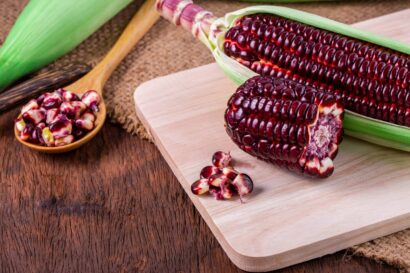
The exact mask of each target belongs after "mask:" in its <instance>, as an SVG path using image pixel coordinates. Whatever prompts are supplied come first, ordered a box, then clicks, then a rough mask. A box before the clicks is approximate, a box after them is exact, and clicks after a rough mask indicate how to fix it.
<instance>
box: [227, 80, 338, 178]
mask: <svg viewBox="0 0 410 273" xmlns="http://www.w3.org/2000/svg"><path fill="white" fill-rule="evenodd" d="M343 112H344V107H343V105H342V102H341V99H340V98H338V97H337V96H335V95H332V94H330V93H328V92H325V91H320V90H317V89H315V88H312V87H306V86H304V85H302V84H298V83H296V82H294V81H291V80H289V79H283V78H275V77H268V76H265V77H263V76H256V77H254V78H252V79H249V80H248V81H246V82H245V83H244V84H243V85H241V86H240V87H239V88H238V89H237V91H236V92H235V94H233V95H232V97H231V98H230V100H229V102H228V108H227V109H226V112H225V121H226V130H227V132H228V134H229V136H230V137H231V138H232V140H233V141H234V142H235V143H236V144H237V145H238V146H239V147H240V148H241V149H242V150H244V151H245V152H247V153H249V154H251V155H253V156H256V157H258V158H260V159H263V160H265V161H269V162H272V163H274V164H276V165H279V166H282V167H286V168H288V169H290V170H293V171H297V172H300V173H304V174H306V175H308V176H313V177H328V176H330V175H331V174H332V173H333V170H334V167H333V161H332V160H333V159H334V158H335V156H336V154H337V151H338V145H339V144H340V142H341V141H342V137H343V129H342V119H343Z"/></svg>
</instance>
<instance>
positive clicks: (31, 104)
mask: <svg viewBox="0 0 410 273" xmlns="http://www.w3.org/2000/svg"><path fill="white" fill-rule="evenodd" d="M38 108H40V106H39V104H38V103H37V100H35V99H32V100H30V101H29V102H28V103H27V104H25V105H24V106H23V108H21V114H24V113H25V112H27V111H29V110H32V109H38Z"/></svg>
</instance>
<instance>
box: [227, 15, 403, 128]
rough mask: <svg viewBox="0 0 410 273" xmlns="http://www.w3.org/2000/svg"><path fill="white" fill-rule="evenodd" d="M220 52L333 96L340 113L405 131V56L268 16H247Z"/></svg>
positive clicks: (228, 32) (256, 68)
mask: <svg viewBox="0 0 410 273" xmlns="http://www.w3.org/2000/svg"><path fill="white" fill-rule="evenodd" d="M224 52H225V54H227V55H228V56H230V57H231V58H234V59H235V60H237V61H238V62H240V63H241V64H243V65H245V66H247V67H249V68H250V69H252V70H253V71H255V72H256V73H258V74H261V75H270V76H274V77H284V78H287V79H292V80H294V81H297V82H299V83H303V84H305V85H310V86H312V87H315V88H317V89H325V90H328V91H329V92H332V93H333V94H336V95H339V96H340V97H341V98H342V99H343V102H344V104H345V107H346V109H348V110H351V111H353V112H356V113H359V114H362V115H365V116H368V117H372V118H375V119H379V120H384V121H387V122H391V123H395V124H399V125H404V126H408V127H410V56H408V55H406V54H403V53H399V52H395V51H393V50H390V49H387V48H383V47H380V46H376V45H373V44H369V43H365V42H362V41H359V40H356V39H353V38H349V37H344V36H341V35H338V34H336V33H332V32H329V31H325V30H321V29H318V28H314V27H311V26H307V25H304V24H302V23H299V22H296V21H292V20H289V19H285V18H281V17H278V16H275V15H271V14H269V15H268V14H254V15H247V16H244V17H243V18H241V19H240V20H238V21H237V23H236V25H235V26H234V27H232V28H230V29H229V30H228V31H227V32H226V35H225V41H224Z"/></svg>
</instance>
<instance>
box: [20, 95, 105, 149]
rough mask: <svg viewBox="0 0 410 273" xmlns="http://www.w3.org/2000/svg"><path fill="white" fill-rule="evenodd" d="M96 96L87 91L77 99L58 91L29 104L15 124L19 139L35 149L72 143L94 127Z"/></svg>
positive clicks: (97, 98) (75, 96)
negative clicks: (41, 146)
mask: <svg viewBox="0 0 410 273" xmlns="http://www.w3.org/2000/svg"><path fill="white" fill-rule="evenodd" d="M99 102H100V96H99V95H98V93H97V92H95V91H93V90H90V91H87V92H85V93H84V95H83V96H81V99H80V97H79V96H78V95H77V94H75V93H72V92H70V91H68V90H64V89H58V90H56V91H54V92H52V93H50V92H48V93H44V94H42V95H41V96H39V97H38V98H37V99H33V100H31V101H29V102H28V103H27V104H26V105H24V107H23V109H22V111H21V117H19V118H17V119H16V121H15V128H16V130H17V131H18V132H19V138H20V139H22V140H24V141H27V142H31V143H34V144H38V145H43V146H48V147H54V146H63V145H67V144H70V143H72V142H74V141H75V140H78V139H80V138H82V137H84V136H85V135H86V133H87V132H89V131H91V130H92V129H94V127H95V124H94V123H95V120H96V116H95V114H94V111H96V110H98V104H99Z"/></svg>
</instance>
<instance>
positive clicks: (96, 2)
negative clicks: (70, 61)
mask: <svg viewBox="0 0 410 273" xmlns="http://www.w3.org/2000/svg"><path fill="white" fill-rule="evenodd" d="M131 1H132V0H115V1H113V0H31V1H30V2H29V4H28V5H27V6H26V7H25V9H24V10H23V12H22V13H21V14H20V16H19V17H18V19H17V21H16V23H15V24H14V26H13V28H12V30H11V31H10V33H9V35H8V37H7V39H6V41H5V42H4V44H3V46H2V47H1V48H0V90H2V89H4V88H5V87H7V86H8V85H9V84H11V83H12V82H14V81H15V80H17V79H19V78H20V77H22V76H24V75H26V74H28V73H30V72H33V71H35V70H37V69H39V68H41V67H43V66H45V65H46V64H48V63H50V62H52V61H54V60H56V59H57V58H59V57H60V56H62V55H64V54H65V53H67V52H69V51H70V50H72V49H73V48H74V47H76V46H77V45H78V44H80V43H81V42H82V41H84V40H85V39H86V38H87V37H88V36H90V35H91V34H92V33H93V32H94V31H96V30H97V29H98V28H99V27H100V26H101V25H102V24H104V23H105V22H106V21H108V20H109V19H110V18H111V17H113V16H114V15H115V14H117V13H118V12H119V11H120V10H121V9H123V8H124V7H125V6H126V5H128V4H129V3H130V2H131Z"/></svg>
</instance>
